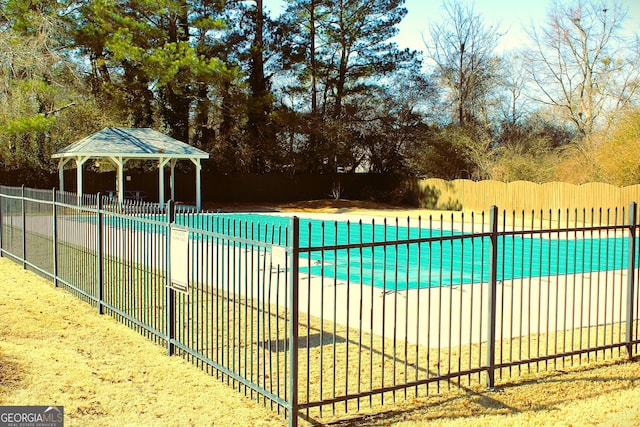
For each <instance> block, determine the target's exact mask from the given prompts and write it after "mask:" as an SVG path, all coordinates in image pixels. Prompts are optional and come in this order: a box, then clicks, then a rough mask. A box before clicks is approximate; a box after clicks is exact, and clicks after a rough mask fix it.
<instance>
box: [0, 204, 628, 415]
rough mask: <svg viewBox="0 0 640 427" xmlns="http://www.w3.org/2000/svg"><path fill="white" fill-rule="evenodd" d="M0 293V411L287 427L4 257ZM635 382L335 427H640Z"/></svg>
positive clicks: (590, 382)
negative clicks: (56, 410)
mask: <svg viewBox="0 0 640 427" xmlns="http://www.w3.org/2000/svg"><path fill="white" fill-rule="evenodd" d="M318 204H322V202H317V203H313V204H312V205H310V206H308V207H303V208H305V209H310V210H313V211H317V210H318V209H323V211H325V212H326V211H327V210H329V212H331V210H334V211H336V212H341V213H345V212H347V213H357V214H374V213H375V212H374V211H373V210H371V209H372V208H375V206H367V207H359V208H353V207H348V206H344V207H336V206H335V204H328V203H327V206H324V207H322V206H318ZM289 208H290V207H288V206H282V207H279V209H281V210H287V209H289ZM291 208H293V207H291ZM387 214H390V215H392V216H395V215H396V214H398V215H399V216H405V215H406V214H407V212H405V211H399V210H394V211H393V212H387ZM0 290H1V292H2V298H0V334H1V336H2V340H1V341H0V405H48V404H56V405H63V406H64V407H65V418H66V419H65V422H66V425H82V426H84V425H92V426H100V425H105V426H106V425H134V426H138V425H140V426H147V425H154V426H174V425H193V426H204V425H224V426H227V425H229V426H233V425H237V426H260V425H266V426H268V425H283V424H285V421H284V420H283V418H282V416H281V415H278V414H277V413H274V412H271V411H269V410H268V409H266V408H264V407H263V406H262V405H260V404H258V403H256V402H254V401H251V400H250V399H248V398H246V397H245V396H243V395H242V394H240V393H238V392H236V391H234V390H233V389H231V388H230V387H228V386H226V385H225V384H224V383H222V382H220V381H219V380H217V379H216V378H215V377H212V376H210V375H208V374H207V373H205V372H203V371H201V370H199V369H198V368H196V367H194V366H192V365H191V364H189V363H188V362H186V361H184V360H182V359H180V358H177V357H171V358H169V357H167V356H166V349H165V348H163V347H160V346H158V345H156V344H153V343H152V342H149V341H148V340H147V339H146V338H144V337H142V336H140V335H138V334H137V333H136V332H134V331H132V330H130V329H129V328H127V327H126V326H124V325H122V324H119V323H117V322H116V321H115V320H113V319H111V318H110V317H108V316H100V315H98V313H97V310H96V309H95V308H93V307H91V306H89V305H87V304H85V303H83V302H81V301H79V300H78V299H77V298H75V297H74V296H72V295H70V294H69V293H67V292H65V291H63V290H59V289H55V288H53V286H52V285H51V283H50V282H48V281H47V280H44V279H41V278H40V277H38V276H36V275H34V274H33V273H30V272H27V271H24V270H22V269H21V268H20V266H19V265H17V264H14V263H12V262H10V261H8V260H7V259H2V258H0ZM639 379H640V363H637V362H622V361H619V362H617V363H613V362H609V363H607V364H604V365H603V364H600V365H599V367H597V368H593V367H591V368H589V369H586V368H580V369H573V370H571V371H567V372H560V371H552V372H549V373H546V374H537V375H535V376H533V375H532V376H529V377H524V378H523V379H521V380H519V381H513V380H511V383H510V384H508V385H506V386H503V387H500V388H499V389H498V390H496V391H486V390H484V389H483V388H482V387H477V386H474V387H471V388H469V387H467V388H465V387H462V388H456V387H452V388H451V389H450V390H445V389H443V392H442V393H441V394H435V395H431V396H429V397H420V398H417V399H412V398H409V400H407V401H404V400H403V399H398V402H397V403H396V404H392V405H386V406H382V407H381V406H374V408H372V410H369V409H368V408H367V412H369V413H370V414H371V415H366V414H362V413H361V414H354V415H352V416H351V418H350V419H349V420H347V421H342V422H338V424H339V425H344V426H348V425H353V426H356V425H358V426H360V425H371V426H373V425H399V426H420V425H425V424H428V425H443V426H450V425H460V426H462V425H470V424H471V425H474V426H475V425H480V426H481V425H487V426H489V425H491V426H495V425H498V426H500V425H503V426H506V425H518V426H519V425H540V426H547V425H566V426H568V425H574V426H579V425H611V426H632V425H640V410H639V409H638V408H637V405H636V402H637V401H638V400H639V399H640V383H639ZM367 406H368V405H367ZM376 412H377V414H376ZM327 415H329V414H327ZM341 416H342V417H343V418H344V414H342V415H341ZM329 419H332V418H331V417H327V418H325V419H324V421H325V422H326V421H328V420H329ZM301 423H302V424H303V425H304V424H306V423H305V422H304V421H303V420H301Z"/></svg>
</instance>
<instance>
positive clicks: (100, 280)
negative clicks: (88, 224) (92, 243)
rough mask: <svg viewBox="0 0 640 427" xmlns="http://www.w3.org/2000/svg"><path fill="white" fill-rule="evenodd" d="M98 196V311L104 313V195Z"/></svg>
mask: <svg viewBox="0 0 640 427" xmlns="http://www.w3.org/2000/svg"><path fill="white" fill-rule="evenodd" d="M97 197H98V203H97V207H98V224H96V234H97V240H98V242H97V243H96V244H97V245H98V313H99V314H104V305H103V302H104V253H103V243H104V237H103V233H102V221H103V219H104V215H103V213H102V195H101V194H100V193H98V195H97Z"/></svg>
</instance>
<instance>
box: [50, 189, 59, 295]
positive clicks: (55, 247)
mask: <svg viewBox="0 0 640 427" xmlns="http://www.w3.org/2000/svg"><path fill="white" fill-rule="evenodd" d="M51 198H52V202H53V206H52V208H51V212H52V214H53V230H52V234H53V287H54V288H57V287H58V205H57V204H56V188H55V187H53V190H52V191H51Z"/></svg>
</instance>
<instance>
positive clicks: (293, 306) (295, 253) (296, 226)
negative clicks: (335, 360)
mask: <svg viewBox="0 0 640 427" xmlns="http://www.w3.org/2000/svg"><path fill="white" fill-rule="evenodd" d="M290 257H291V261H290V263H289V266H290V267H291V270H290V278H291V280H290V283H289V307H290V308H289V310H290V312H289V313H290V314H289V316H290V322H291V323H290V324H289V403H290V405H291V409H290V411H289V427H297V426H298V319H299V314H298V308H299V306H298V304H299V301H298V294H299V292H298V291H299V289H298V282H299V281H298V279H299V272H298V263H299V258H300V218H298V217H297V216H294V217H293V220H292V221H291V248H290Z"/></svg>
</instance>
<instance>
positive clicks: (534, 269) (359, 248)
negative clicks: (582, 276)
mask: <svg viewBox="0 0 640 427" xmlns="http://www.w3.org/2000/svg"><path fill="white" fill-rule="evenodd" d="M185 221H186V222H188V223H189V225H191V226H197V227H202V228H203V229H206V230H209V231H213V232H224V233H228V234H232V235H234V236H236V237H240V238H245V239H249V240H250V239H258V240H262V241H265V242H266V241H268V240H270V243H274V244H277V245H283V246H284V245H287V244H288V239H289V238H290V237H289V229H290V226H291V218H290V217H287V216H282V215H265V214H216V215H208V216H207V215H198V216H197V217H194V216H191V217H190V218H189V219H188V220H185V219H181V218H180V217H179V216H177V217H176V223H184V222H185ZM552 236H553V234H552V235H551V236H550V235H549V233H545V234H536V235H528V234H521V235H519V234H510V235H501V236H499V237H498V250H497V254H498V258H497V270H496V273H497V279H498V280H501V281H504V280H511V279H524V278H529V277H544V276H556V275H567V274H578V273H588V272H597V271H606V270H619V269H622V268H624V267H626V264H627V259H628V255H627V251H628V238H626V237H622V236H617V237H615V236H614V237H610V236H608V235H607V234H606V233H605V234H604V237H601V238H600V237H597V236H596V237H591V236H589V237H581V236H580V237H579V234H578V233H575V235H574V236H569V235H567V234H565V237H563V238H553V237H552ZM299 241H300V247H301V248H302V254H301V256H300V271H301V272H302V273H307V274H312V275H317V276H322V277H324V278H327V279H330V280H334V281H336V282H340V283H345V282H349V283H354V284H359V283H362V284H366V285H373V286H376V287H379V288H384V289H388V290H404V289H414V288H418V287H420V288H422V287H433V286H450V285H460V284H466V283H477V282H487V281H488V280H489V274H490V271H489V263H490V251H491V247H490V240H489V237H488V236H485V235H482V236H478V235H477V234H471V233H462V232H458V231H454V230H440V229H430V228H424V227H417V226H411V227H408V226H400V225H394V224H389V223H387V224H383V223H380V222H378V223H376V222H368V223H365V222H346V221H327V220H322V219H312V218H301V219H300V238H299Z"/></svg>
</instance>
